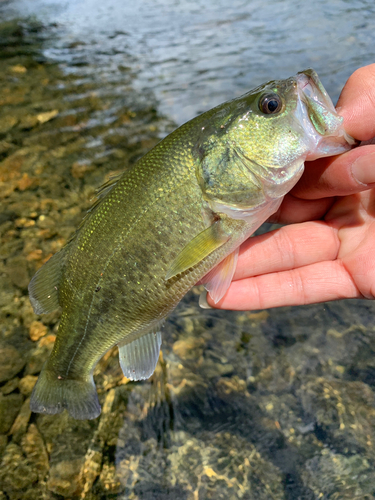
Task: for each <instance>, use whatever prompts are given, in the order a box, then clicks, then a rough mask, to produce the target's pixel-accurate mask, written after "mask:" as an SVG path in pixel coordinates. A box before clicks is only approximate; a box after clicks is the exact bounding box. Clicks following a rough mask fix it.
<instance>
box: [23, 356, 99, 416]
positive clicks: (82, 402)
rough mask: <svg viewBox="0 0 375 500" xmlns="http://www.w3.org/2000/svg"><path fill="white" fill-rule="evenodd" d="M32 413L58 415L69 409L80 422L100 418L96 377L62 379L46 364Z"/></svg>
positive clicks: (32, 405) (39, 380)
mask: <svg viewBox="0 0 375 500" xmlns="http://www.w3.org/2000/svg"><path fill="white" fill-rule="evenodd" d="M30 408H31V411H34V412H36V413H48V414H50V415H54V414H56V413H61V412H62V411H63V410H64V409H67V410H68V412H69V413H70V415H71V416H72V417H73V418H76V419H78V420H86V419H89V420H91V419H93V418H96V417H98V416H99V415H100V410H101V408H100V404H99V400H98V395H97V392H96V388H95V384H94V380H93V377H92V375H91V374H90V375H89V377H87V378H86V379H75V380H74V379H60V378H57V376H56V375H55V374H54V373H53V372H52V371H51V370H48V367H47V366H46V365H45V366H44V367H43V369H42V371H41V373H40V375H39V378H38V381H37V383H36V385H35V387H34V389H33V392H32V394H31V401H30Z"/></svg>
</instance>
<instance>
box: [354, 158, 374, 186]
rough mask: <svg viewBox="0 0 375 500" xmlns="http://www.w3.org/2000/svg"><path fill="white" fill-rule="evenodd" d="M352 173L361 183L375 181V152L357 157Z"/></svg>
mask: <svg viewBox="0 0 375 500" xmlns="http://www.w3.org/2000/svg"><path fill="white" fill-rule="evenodd" d="M352 175H353V177H354V179H355V180H356V181H357V182H359V183H360V184H364V185H367V184H373V183H375V153H371V154H368V155H364V156H360V157H359V158H357V159H356V160H355V161H354V163H353V164H352Z"/></svg>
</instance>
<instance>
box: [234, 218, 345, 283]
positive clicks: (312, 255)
mask: <svg viewBox="0 0 375 500" xmlns="http://www.w3.org/2000/svg"><path fill="white" fill-rule="evenodd" d="M339 248H340V241H339V238H338V232H337V230H336V229H333V228H332V227H330V226H328V225H327V224H325V223H323V222H307V223H304V224H293V225H290V226H284V227H282V228H280V229H276V230H275V231H271V232H270V233H266V234H263V235H261V236H256V237H254V238H249V239H248V240H247V241H246V242H245V243H243V244H242V246H241V249H240V254H239V258H238V263H237V268H236V272H235V274H234V277H233V279H234V280H241V279H244V278H248V277H251V276H256V275H259V274H265V273H274V272H280V271H286V270H290V269H294V268H298V267H302V266H306V265H309V264H313V263H315V262H321V261H325V260H333V259H335V258H336V257H337V254H338V251H339Z"/></svg>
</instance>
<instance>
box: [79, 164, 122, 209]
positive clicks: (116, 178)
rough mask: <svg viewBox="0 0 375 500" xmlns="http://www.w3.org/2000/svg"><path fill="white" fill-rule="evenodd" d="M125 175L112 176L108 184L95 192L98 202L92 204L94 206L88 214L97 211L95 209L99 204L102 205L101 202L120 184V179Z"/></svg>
mask: <svg viewBox="0 0 375 500" xmlns="http://www.w3.org/2000/svg"><path fill="white" fill-rule="evenodd" d="M123 174H124V172H121V173H120V174H115V175H112V176H111V177H110V178H109V179H108V181H107V182H105V183H104V184H102V185H101V186H100V187H99V188H98V189H97V190H96V191H95V198H96V200H95V201H94V203H93V204H92V206H91V207H90V208H89V209H88V210H87V212H88V213H90V212H92V211H93V210H95V208H96V206H97V205H98V203H100V201H101V200H102V199H103V198H104V196H106V195H107V194H108V193H109V192H110V191H111V190H112V189H113V188H114V187H115V186H116V184H117V183H118V181H119V179H120V177H122V175H123Z"/></svg>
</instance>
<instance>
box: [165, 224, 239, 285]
mask: <svg viewBox="0 0 375 500" xmlns="http://www.w3.org/2000/svg"><path fill="white" fill-rule="evenodd" d="M229 238H230V235H228V234H227V233H226V232H225V231H224V230H223V228H222V224H221V221H220V220H218V221H216V222H214V223H213V224H212V225H211V226H210V227H208V228H207V229H205V230H204V231H202V232H201V233H199V234H198V235H197V236H196V237H195V238H193V239H192V240H191V241H189V243H188V244H187V245H186V246H185V248H183V250H182V251H181V252H180V253H179V254H178V255H177V257H176V258H175V260H174V261H173V262H172V264H171V266H170V268H169V269H168V272H167V274H166V277H165V279H166V280H168V279H169V278H172V277H173V276H176V274H180V273H183V272H184V271H186V270H187V269H189V268H190V267H193V266H195V265H197V264H198V263H199V262H201V261H202V260H203V259H204V258H205V257H207V256H208V255H209V254H210V253H212V252H213V251H214V250H216V249H217V248H219V247H221V246H222V245H224V243H226V242H227V241H228V240H229Z"/></svg>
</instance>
